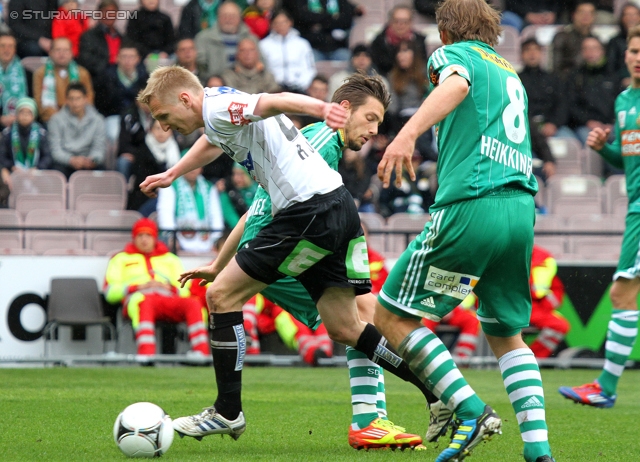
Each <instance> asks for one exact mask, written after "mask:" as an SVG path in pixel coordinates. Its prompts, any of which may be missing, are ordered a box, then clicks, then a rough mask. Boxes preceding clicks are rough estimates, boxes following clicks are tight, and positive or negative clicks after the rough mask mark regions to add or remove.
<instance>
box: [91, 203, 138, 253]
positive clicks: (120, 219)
mask: <svg viewBox="0 0 640 462" xmlns="http://www.w3.org/2000/svg"><path fill="white" fill-rule="evenodd" d="M140 218H142V215H141V214H140V213H139V212H136V211H135V210H94V211H93V212H90V213H89V214H88V215H87V218H86V219H85V227H86V228H87V231H86V246H85V247H86V248H87V249H91V250H93V251H95V252H96V253H97V254H99V255H108V254H109V253H111V252H114V251H117V252H119V251H121V250H122V249H124V246H125V245H126V244H127V243H128V242H129V241H131V228H132V227H133V224H134V223H135V222H136V221H138V220H139V219H140ZM91 228H113V229H114V231H91ZM117 229H119V230H126V231H115V230H117Z"/></svg>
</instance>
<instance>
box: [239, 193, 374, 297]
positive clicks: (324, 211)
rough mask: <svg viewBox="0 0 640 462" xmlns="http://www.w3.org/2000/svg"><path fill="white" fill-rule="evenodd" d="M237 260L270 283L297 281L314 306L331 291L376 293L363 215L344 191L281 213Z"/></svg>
mask: <svg viewBox="0 0 640 462" xmlns="http://www.w3.org/2000/svg"><path fill="white" fill-rule="evenodd" d="M236 261H237V262H238V265H239V266H240V268H242V270H243V271H244V272H245V273H247V274H248V275H249V276H251V277H252V278H254V279H256V280H258V281H261V282H264V283H265V284H272V283H274V282H276V281H277V280H279V279H282V278H284V277H286V276H291V277H294V278H296V279H297V280H299V281H300V282H301V283H302V285H303V286H304V287H305V288H306V289H307V291H308V292H309V294H310V295H311V297H312V298H313V300H314V302H317V301H318V299H319V298H320V297H321V296H322V294H323V293H324V291H325V289H326V288H328V287H344V288H347V287H353V288H354V289H355V292H356V295H362V294H366V293H368V292H370V291H371V280H370V275H369V260H368V256H367V244H366V242H365V240H364V233H363V231H362V227H361V226H360V216H359V215H358V210H357V208H356V206H355V203H354V201H353V198H352V197H351V194H349V192H348V191H347V189H346V188H345V187H344V186H340V187H339V188H338V189H336V190H334V191H331V192H329V193H327V194H318V195H315V196H313V197H312V198H311V199H309V200H307V201H305V202H300V203H297V204H293V205H291V206H289V207H287V208H286V209H284V210H282V211H281V212H280V213H278V214H277V215H276V216H275V217H274V218H273V220H272V221H271V223H269V224H268V225H267V226H265V227H264V228H262V229H261V230H260V232H259V233H258V234H257V235H256V237H255V238H253V239H252V240H251V241H249V242H248V243H247V244H245V245H244V246H243V247H242V248H241V249H239V250H238V253H237V255H236Z"/></svg>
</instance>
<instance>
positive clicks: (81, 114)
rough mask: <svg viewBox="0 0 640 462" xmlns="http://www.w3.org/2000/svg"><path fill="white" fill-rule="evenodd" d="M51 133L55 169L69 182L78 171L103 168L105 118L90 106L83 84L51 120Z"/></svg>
mask: <svg viewBox="0 0 640 462" xmlns="http://www.w3.org/2000/svg"><path fill="white" fill-rule="evenodd" d="M59 40H60V39H59ZM48 129H49V143H50V144H51V154H52V156H53V168H55V169H56V170H59V171H61V172H62V173H64V174H65V175H66V177H67V178H69V176H71V174H72V173H73V172H75V171H76V170H101V169H102V168H103V166H104V159H105V151H106V149H105V146H106V137H105V129H104V117H103V116H102V115H101V114H100V113H98V111H96V109H95V108H94V107H93V105H91V103H89V97H88V92H87V88H86V87H85V86H84V85H83V84H82V83H80V82H72V83H70V84H69V86H68V87H67V91H66V103H65V105H64V107H63V108H62V109H61V110H60V111H58V112H57V113H56V114H54V115H53V117H51V120H50V121H49V125H48Z"/></svg>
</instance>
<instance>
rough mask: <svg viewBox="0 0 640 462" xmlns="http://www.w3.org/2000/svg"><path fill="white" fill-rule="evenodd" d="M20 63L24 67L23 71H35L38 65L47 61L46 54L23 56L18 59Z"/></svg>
mask: <svg viewBox="0 0 640 462" xmlns="http://www.w3.org/2000/svg"><path fill="white" fill-rule="evenodd" d="M20 62H21V63H22V67H24V70H25V71H28V72H31V73H33V72H35V71H36V69H38V68H39V67H42V66H44V63H46V62H47V57H46V56H25V57H24V58H22V59H21V60H20Z"/></svg>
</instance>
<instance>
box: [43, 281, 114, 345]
mask: <svg viewBox="0 0 640 462" xmlns="http://www.w3.org/2000/svg"><path fill="white" fill-rule="evenodd" d="M98 325H99V326H102V327H107V328H108V329H109V333H110V339H111V340H113V341H115V340H116V330H115V327H114V326H113V324H112V323H111V320H110V318H109V317H107V316H105V315H104V313H103V309H102V299H101V297H100V291H99V290H98V283H97V282H96V280H95V279H94V278H52V279H51V288H50V290H49V298H48V302H47V323H46V325H45V327H44V330H43V332H42V338H43V339H44V355H45V357H46V356H48V348H47V346H48V344H49V340H50V339H51V337H52V334H53V333H54V331H55V329H56V328H58V327H59V326H84V327H87V326H98ZM105 348H106V342H105V343H103V352H104V351H105Z"/></svg>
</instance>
